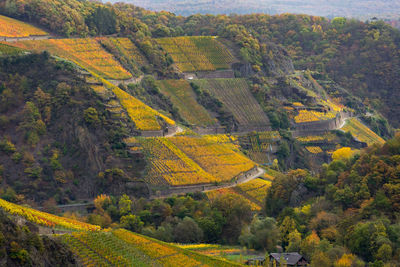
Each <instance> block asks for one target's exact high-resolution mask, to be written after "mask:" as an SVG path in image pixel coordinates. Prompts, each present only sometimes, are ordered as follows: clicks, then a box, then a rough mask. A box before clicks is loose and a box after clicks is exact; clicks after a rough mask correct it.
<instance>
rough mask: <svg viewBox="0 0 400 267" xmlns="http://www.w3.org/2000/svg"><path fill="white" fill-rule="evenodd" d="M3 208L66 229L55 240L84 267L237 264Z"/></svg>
mask: <svg viewBox="0 0 400 267" xmlns="http://www.w3.org/2000/svg"><path fill="white" fill-rule="evenodd" d="M0 209H3V210H4V211H5V212H6V213H8V214H10V215H13V216H20V217H23V218H24V219H26V220H27V221H30V222H31V223H33V224H38V225H40V226H43V227H44V228H43V230H44V229H45V228H49V229H55V230H63V234H62V235H59V236H55V238H56V239H60V240H61V241H62V242H64V243H65V244H66V245H67V246H68V247H69V248H70V249H71V251H72V252H73V253H74V254H75V256H76V257H77V258H78V260H79V263H80V264H81V265H83V266H222V267H224V266H226V267H228V266H235V265H236V264H235V263H233V262H228V261H225V260H222V259H216V258H212V257H208V256H205V255H202V254H199V253H196V252H192V251H189V250H186V249H182V248H179V247H177V246H174V245H171V244H167V243H164V242H161V241H158V240H156V239H152V238H149V237H145V236H142V235H139V234H136V233H132V232H129V231H127V230H123V229H117V230H113V231H110V230H102V229H101V228H100V227H99V226H96V225H91V224H87V223H83V222H79V221H76V220H72V219H69V218H64V217H59V216H55V215H52V214H49V213H45V212H40V211H38V210H35V209H31V208H27V207H24V206H20V205H16V204H13V203H10V202H7V201H5V200H2V199H0ZM43 230H42V231H43ZM71 231H72V232H71ZM49 233H50V232H49ZM49 235H51V234H49ZM237 266H239V265H237Z"/></svg>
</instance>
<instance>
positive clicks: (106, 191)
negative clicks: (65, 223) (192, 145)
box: [0, 0, 400, 267]
mask: <svg viewBox="0 0 400 267" xmlns="http://www.w3.org/2000/svg"><path fill="white" fill-rule="evenodd" d="M0 13H1V14H4V15H7V16H10V17H14V18H17V19H20V20H23V21H26V22H30V23H32V24H34V25H37V26H39V27H42V28H43V29H45V30H47V31H49V32H50V33H51V34H53V35H55V36H61V37H92V36H105V35H113V36H123V37H129V38H130V39H131V40H132V42H133V43H134V44H135V45H136V46H137V48H138V49H139V50H140V53H142V54H143V55H144V57H145V60H144V61H145V62H146V64H142V65H140V64H136V62H134V61H129V59H127V58H126V57H124V56H123V55H122V53H120V51H118V49H117V48H116V47H114V46H113V45H112V42H108V41H107V40H106V39H104V40H103V41H102V47H104V49H105V50H107V51H108V52H110V53H111V54H112V55H113V56H114V57H115V58H116V59H117V60H118V61H120V62H121V64H122V65H123V66H124V67H125V68H127V69H128V70H129V71H130V72H131V73H132V74H134V75H136V76H139V75H143V77H142V79H141V81H140V82H138V83H137V84H129V85H120V89H122V90H123V91H125V92H126V93H127V94H128V93H129V94H131V95H132V96H134V97H137V98H138V99H140V100H142V101H143V102H144V103H146V104H147V105H150V106H151V107H152V108H155V109H157V110H163V111H164V112H165V114H168V115H171V118H172V119H174V120H176V121H177V122H179V123H182V124H185V123H187V122H186V121H185V119H184V118H183V116H182V114H181V113H180V112H179V109H178V108H177V107H176V106H175V105H174V103H173V101H172V100H171V98H168V97H166V96H165V95H164V94H163V93H162V90H161V89H163V90H166V89H165V88H161V87H162V84H163V83H161V81H157V80H167V79H177V78H179V77H180V76H179V73H178V72H177V71H176V69H174V67H173V63H174V62H173V59H172V57H171V56H170V55H169V54H168V53H166V52H165V50H163V49H162V47H161V46H160V45H159V43H157V42H156V41H155V40H154V39H153V38H157V37H175V36H185V35H188V36H198V35H205V36H217V35H218V36H219V37H220V38H221V39H223V40H224V41H225V43H226V44H231V50H232V52H233V53H234V54H235V56H236V57H237V58H238V59H239V60H240V64H237V65H235V64H233V65H232V69H233V71H234V72H235V75H236V77H238V78H241V77H246V78H248V85H247V84H246V86H249V90H250V91H251V94H252V95H253V96H254V98H255V99H256V100H255V102H258V105H259V106H260V108H261V109H262V110H263V111H265V113H266V115H267V117H268V120H269V122H270V123H271V127H272V129H273V130H276V134H277V135H279V136H280V141H279V145H278V147H277V152H276V156H277V161H274V164H271V168H273V169H274V170H275V172H276V173H277V175H275V176H276V177H274V178H275V179H274V180H273V181H272V185H271V187H270V188H269V189H268V193H267V197H266V199H265V201H264V203H263V204H264V205H263V209H262V210H261V211H259V212H254V211H252V210H251V207H250V206H249V204H248V203H247V202H246V201H245V200H244V199H243V198H241V197H236V196H233V195H221V196H219V197H217V198H215V199H213V200H210V199H208V198H207V196H206V195H205V194H203V193H196V194H187V195H185V196H179V197H177V196H172V197H166V198H162V199H153V200H149V199H148V196H149V195H150V193H151V192H150V191H149V189H148V187H147V186H146V184H145V182H144V179H142V178H143V177H142V176H143V174H144V173H146V171H148V168H149V165H148V164H147V165H146V161H145V159H144V158H143V156H141V155H140V154H134V153H128V149H127V146H126V142H124V139H125V138H127V137H130V136H131V133H130V125H129V123H128V122H127V121H126V120H121V117H118V118H117V119H116V118H115V116H114V117H113V116H112V114H111V113H110V112H108V111H107V110H106V108H105V105H104V103H103V102H102V101H103V99H102V98H101V97H99V96H98V95H96V94H95V93H94V92H93V90H91V88H90V87H89V85H88V84H87V83H86V82H85V80H84V79H83V78H82V75H81V73H80V72H79V71H78V70H77V68H76V66H74V65H73V64H71V63H70V62H68V61H64V60H60V59H59V58H55V57H52V56H51V55H50V54H49V53H48V52H43V53H31V54H23V53H21V51H20V50H19V49H16V48H13V49H15V51H14V50H13V49H11V48H9V47H5V46H2V47H1V48H2V49H5V50H7V54H9V55H11V56H1V58H0V133H1V134H2V136H1V139H0V163H1V164H0V185H1V189H0V197H1V198H3V199H5V200H7V201H10V202H15V203H30V204H33V205H34V204H37V203H40V204H41V205H42V206H43V208H44V209H45V210H47V211H51V212H56V213H57V212H59V210H58V209H57V208H55V206H56V204H67V203H70V202H71V201H74V200H91V199H93V198H94V207H95V210H94V211H93V213H91V214H89V215H88V216H86V217H81V216H80V215H79V214H76V213H67V214H65V215H66V216H68V217H71V218H75V219H78V220H82V221H86V222H89V223H92V224H95V225H100V226H102V227H104V228H107V227H112V228H116V227H123V228H126V229H128V230H131V231H134V232H137V233H141V234H143V235H146V236H150V237H153V238H156V239H159V240H163V241H166V242H178V243H219V244H229V245H239V246H244V247H247V248H250V249H256V250H258V251H260V253H266V252H275V251H286V252H300V253H302V254H303V255H304V256H305V257H306V259H308V260H309V261H311V265H312V266H335V267H336V266H366V265H368V266H374V267H378V266H379V267H380V266H385V267H386V266H397V265H398V264H399V262H400V221H399V211H400V210H399V209H400V207H399V201H400V189H399V179H400V169H399V166H400V136H399V135H398V134H397V136H395V138H394V139H391V138H392V137H393V136H394V134H393V132H394V131H393V129H392V128H398V127H399V125H400V120H399V118H400V111H399V108H398V107H399V106H400V100H399V99H400V76H399V75H398V73H399V72H400V47H399V46H400V32H399V31H398V30H396V29H394V28H392V27H390V26H389V25H387V24H385V23H383V22H382V21H373V22H368V23H364V22H360V21H357V20H351V19H345V18H335V19H332V20H328V19H326V18H323V17H316V16H307V15H292V14H283V15H276V16H270V15H265V14H252V15H243V16H240V15H230V16H227V15H216V16H213V15H192V16H189V17H182V16H176V15H174V14H172V13H168V12H152V11H146V10H144V9H142V8H138V7H135V6H133V5H128V4H121V3H118V4H114V5H111V4H105V5H103V4H100V3H98V2H89V1H76V0H68V1H57V0H56V1H47V0H40V1H36V0H16V1H11V0H6V1H2V2H1V3H0ZM10 51H12V52H10ZM147 63H148V64H147ZM235 67H236V68H235ZM295 70H303V72H301V74H298V72H297V73H296V72H295ZM296 79H297V80H299V81H298V83H297V84H298V86H297V87H296V86H293V81H294V80H296ZM297 80H296V82H297ZM316 80H318V81H319V82H320V84H321V86H320V87H318V86H315V88H314V87H313V86H312V85H310V84H313V82H315V83H317V82H316ZM306 84H308V85H310V86H309V88H313V90H314V91H312V90H311V91H312V92H313V93H314V94H317V93H318V94H321V95H323V94H326V93H331V92H337V93H338V94H340V95H341V96H342V97H343V99H344V101H345V102H344V104H345V105H346V106H347V107H349V108H351V109H353V110H354V111H355V112H358V113H360V114H363V116H361V117H362V119H363V121H364V122H365V123H366V124H368V125H369V126H370V127H371V129H373V130H374V131H375V132H376V133H379V134H380V135H381V136H383V137H384V138H385V139H387V140H388V141H387V142H386V143H385V144H384V145H378V144H376V145H372V146H369V147H368V148H364V149H361V148H362V146H363V145H360V144H359V143H357V142H355V140H354V138H353V137H352V136H351V134H349V133H347V134H345V133H342V132H340V131H337V132H334V133H333V135H334V138H336V139H337V141H336V142H337V145H338V146H340V147H343V146H350V145H352V144H354V143H356V144H357V148H360V150H359V151H357V152H354V151H352V150H350V149H339V150H337V151H336V152H334V153H333V155H332V157H331V156H330V155H328V154H324V161H326V162H330V163H329V164H328V163H325V164H323V165H322V166H318V167H315V166H312V163H311V160H310V156H307V155H306V154H305V152H304V149H303V148H301V146H300V142H299V141H296V139H295V138H294V137H292V136H291V134H290V131H288V130H290V127H291V125H290V121H289V117H288V113H287V110H285V109H284V108H283V106H282V105H281V102H279V101H277V100H278V99H279V100H282V99H284V100H290V101H288V102H295V101H298V102H300V105H303V104H302V103H306V102H312V101H316V100H315V99H313V98H311V97H308V98H307V96H305V95H304V91H301V90H300V89H299V88H300V87H302V86H305V85H306ZM164 86H165V85H164ZM317 87H318V88H317ZM188 88H189V89H190V90H193V93H194V95H195V97H196V99H197V101H198V102H199V103H200V104H201V105H203V106H204V107H205V108H207V109H209V110H211V111H212V113H214V114H216V115H215V116H216V121H218V122H219V123H220V124H221V125H223V126H226V127H227V128H234V126H235V125H236V124H237V122H236V121H235V119H234V116H233V115H232V113H231V112H230V111H229V110H227V109H226V107H225V106H223V104H222V102H221V101H220V100H218V99H216V97H215V96H212V95H211V94H210V93H209V92H208V91H207V90H205V89H204V87H201V86H199V82H197V83H196V81H195V82H192V83H189V84H188ZM309 88H308V89H309ZM117 89H118V88H117ZM185 134H187V133H185ZM189 134H190V133H189ZM142 142H143V140H142ZM383 142H384V140H383V139H382V143H383ZM239 143H240V142H239ZM241 145H242V147H241V148H242V150H243V151H244V153H248V152H249V151H246V149H243V147H245V146H244V145H243V144H241ZM238 147H240V144H239V145H238ZM246 155H247V154H246ZM332 159H333V161H332ZM96 196H97V197H96ZM0 215H1V214H0ZM0 217H4V216H0ZM0 223H1V224H0V230H1V232H0V243H1V244H5V250H4V249H3V250H0V260H2V257H3V258H5V259H6V260H7V264H10V265H11V266H12V264H14V261H15V262H18V263H16V265H18V264H19V265H29V264H35V261H36V260H37V261H48V262H50V263H51V259H50V260H47V259H39V258H38V257H39V256H38V255H37V252H38V251H39V252H40V251H44V250H48V249H49V248H48V246H51V247H55V246H56V247H59V248H60V249H58V251H60V255H58V254H57V255H53V256H51V258H57V259H59V260H63V261H65V255H68V253H69V252H68V251H64V250H63V249H64V248H63V247H62V245H60V244H58V243H52V242H51V241H48V240H45V238H41V237H39V236H38V235H36V234H33V233H32V232H35V231H36V229H33V228H32V229H28V227H22V228H21V227H19V226H18V227H17V226H15V225H13V224H12V222H9V221H7V219H4V220H2V221H1V222H0ZM7 229H11V230H12V232H15V237H11V236H8V235H7V236H5V234H4V233H6V232H7ZM1 233H3V234H1ZM17 243H18V244H17ZM4 255H7V257H5V256H4ZM46 255H47V254H46ZM67 257H68V256H67ZM3 262H5V261H4V260H3ZM58 262H60V261H58ZM71 264H74V262H73V261H72V262H71Z"/></svg>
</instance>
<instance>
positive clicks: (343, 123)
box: [338, 118, 350, 129]
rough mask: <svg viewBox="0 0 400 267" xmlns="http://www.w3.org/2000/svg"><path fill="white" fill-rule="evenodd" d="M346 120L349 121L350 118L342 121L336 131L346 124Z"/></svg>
mask: <svg viewBox="0 0 400 267" xmlns="http://www.w3.org/2000/svg"><path fill="white" fill-rule="evenodd" d="M348 119H350V118H346V119H344V120H343V122H342V124H341V125H340V126H339V127H338V129H342V128H343V126H344V125H345V124H346V122H347V120H348Z"/></svg>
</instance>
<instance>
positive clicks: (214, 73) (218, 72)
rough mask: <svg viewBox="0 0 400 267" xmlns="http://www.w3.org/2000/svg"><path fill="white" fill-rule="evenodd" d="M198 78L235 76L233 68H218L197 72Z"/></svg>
mask: <svg viewBox="0 0 400 267" xmlns="http://www.w3.org/2000/svg"><path fill="white" fill-rule="evenodd" d="M196 77H197V78H198V79H216V78H235V73H234V72H233V70H216V71H200V72H196Z"/></svg>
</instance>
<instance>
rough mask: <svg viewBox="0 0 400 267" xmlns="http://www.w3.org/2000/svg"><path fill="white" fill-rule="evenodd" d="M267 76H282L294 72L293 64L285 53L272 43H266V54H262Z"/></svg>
mask: <svg viewBox="0 0 400 267" xmlns="http://www.w3.org/2000/svg"><path fill="white" fill-rule="evenodd" d="M263 62H264V65H266V69H265V72H266V74H267V75H272V76H283V75H288V74H292V73H293V72H294V67H293V62H292V60H291V58H290V57H289V55H288V53H287V51H286V50H285V49H284V48H283V47H281V46H279V45H276V44H274V43H267V53H265V54H263Z"/></svg>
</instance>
